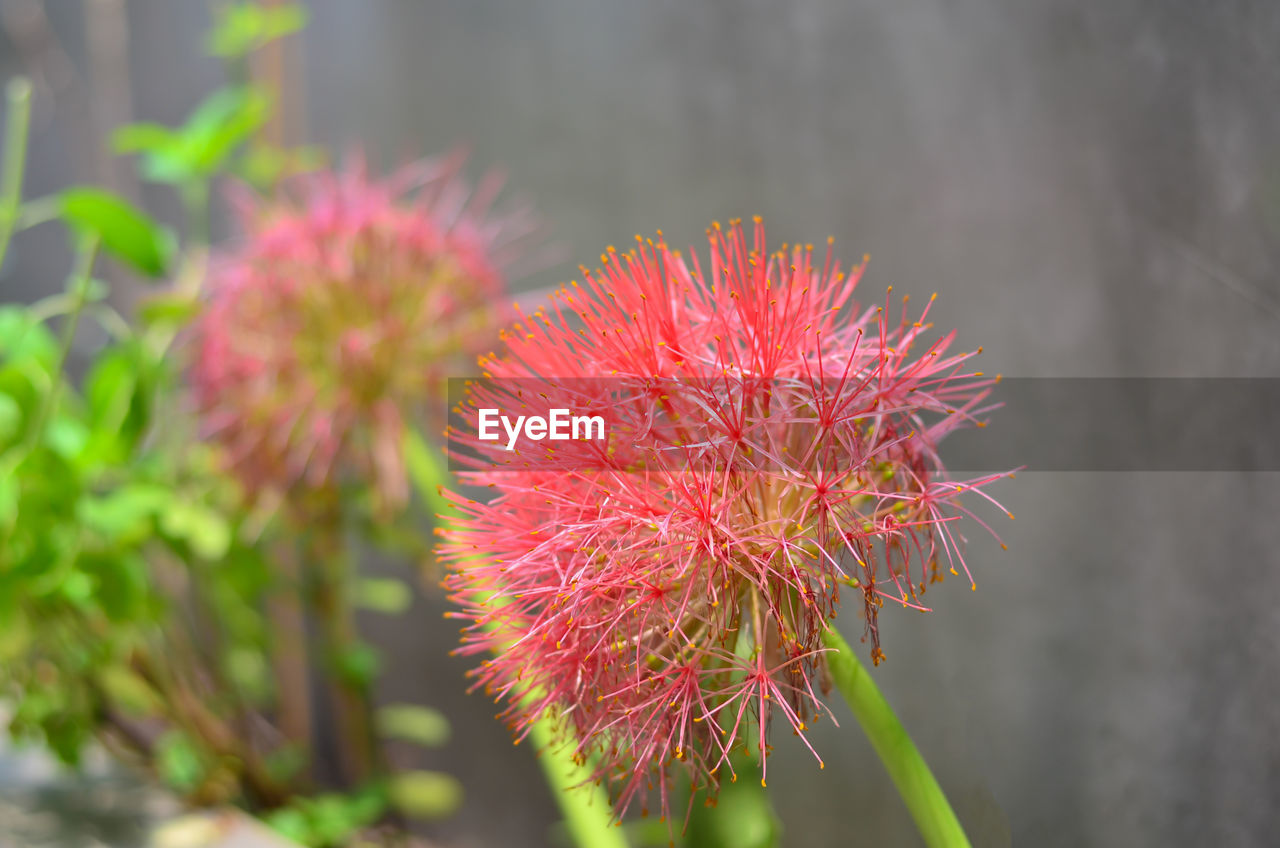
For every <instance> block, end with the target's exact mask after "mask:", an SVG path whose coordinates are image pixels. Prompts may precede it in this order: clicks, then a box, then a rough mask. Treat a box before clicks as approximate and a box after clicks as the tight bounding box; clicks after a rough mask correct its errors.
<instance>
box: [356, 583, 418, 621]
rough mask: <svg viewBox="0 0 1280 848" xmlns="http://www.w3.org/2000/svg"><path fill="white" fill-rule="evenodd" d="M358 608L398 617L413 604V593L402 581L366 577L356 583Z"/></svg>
mask: <svg viewBox="0 0 1280 848" xmlns="http://www.w3.org/2000/svg"><path fill="white" fill-rule="evenodd" d="M355 602H356V604H357V605H358V606H361V607H364V608H365V609H369V610H373V611H374V612H380V613H384V614H387V615H398V614H399V613H402V612H404V611H405V610H407V609H408V608H409V605H410V604H412V603H413V592H412V591H411V590H410V589H409V586H408V585H407V584H406V583H405V582H404V581H403V580H397V579H395V578H394V577H386V578H375V577H366V578H364V579H363V580H360V581H359V582H358V583H356V595H355Z"/></svg>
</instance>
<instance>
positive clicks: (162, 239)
mask: <svg viewBox="0 0 1280 848" xmlns="http://www.w3.org/2000/svg"><path fill="white" fill-rule="evenodd" d="M61 199H62V217H63V218H64V219H65V220H66V221H67V223H68V224H70V225H71V226H72V228H74V229H76V230H79V231H81V232H86V233H92V234H94V235H96V236H98V238H100V239H101V240H102V247H103V248H104V249H105V250H107V251H108V252H109V253H111V254H112V255H114V256H115V257H116V258H117V259H120V260H122V261H124V262H126V263H128V264H129V265H131V266H133V267H134V268H136V269H137V270H139V271H141V272H142V273H144V274H146V275H148V276H150V277H159V276H162V275H163V274H164V273H165V271H166V270H167V269H168V267H169V259H170V257H171V256H172V254H173V241H172V239H171V237H170V236H169V235H168V234H167V233H166V232H165V231H164V230H163V229H162V228H161V227H160V226H159V225H158V224H156V223H155V222H154V221H152V220H151V219H150V218H148V217H147V216H146V215H144V214H143V213H142V212H140V211H138V210H137V209H136V208H134V207H133V206H132V205H131V204H130V203H128V202H127V201H125V200H123V199H121V198H119V197H117V196H115V195H114V194H111V193H110V192H107V191H102V190H101V189H96V188H74V189H69V190H67V191H65V192H63V193H62V197H61Z"/></svg>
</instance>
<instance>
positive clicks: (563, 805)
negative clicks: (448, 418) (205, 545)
mask: <svg viewBox="0 0 1280 848" xmlns="http://www.w3.org/2000/svg"><path fill="white" fill-rule="evenodd" d="M402 447H403V450H404V459H405V467H406V469H407V470H408V472H409V478H410V479H411V480H412V481H413V484H414V486H415V488H417V490H418V495H419V496H420V497H421V498H422V499H423V501H424V502H425V503H426V505H427V506H428V507H429V508H430V509H431V510H432V511H433V512H435V513H437V514H440V513H443V512H445V511H446V510H447V509H449V508H450V506H451V505H450V503H449V502H448V501H447V500H445V498H444V497H443V496H442V495H441V494H440V487H441V486H444V485H447V484H448V483H449V472H448V470H447V469H446V468H445V465H444V463H443V462H441V461H440V457H439V455H438V454H437V453H436V451H435V450H434V449H432V448H431V447H429V446H428V445H427V443H426V442H425V441H424V440H423V438H422V436H420V435H419V434H418V433H417V432H416V431H414V430H413V429H406V430H405V433H404V443H403V445H402ZM491 602H492V603H496V602H497V601H492V600H491ZM557 730H558V729H557V728H556V726H555V723H554V720H553V719H552V718H551V717H550V716H547V715H543V716H542V717H540V718H539V719H538V720H537V721H536V722H534V724H533V727H532V728H531V729H530V731H529V736H530V738H531V739H532V741H533V745H534V747H535V748H536V749H537V750H538V753H539V757H538V759H539V761H540V762H541V763H542V771H543V773H544V774H545V775H546V778H547V785H548V786H550V787H551V794H552V795H553V796H555V799H556V803H557V804H558V805H559V806H560V812H561V813H562V814H563V815H564V821H565V826H566V827H567V828H568V831H569V835H570V837H571V838H572V839H573V842H574V844H575V845H577V846H578V848H627V840H626V837H625V836H623V834H622V829H621V828H619V827H616V826H615V822H614V820H613V807H612V806H611V805H610V803H609V796H608V794H607V793H606V792H605V791H604V789H602V788H601V787H599V786H597V785H595V784H594V783H593V782H591V778H592V772H591V770H590V769H589V768H587V767H586V766H585V765H580V764H578V763H576V762H574V759H573V754H574V750H573V748H574V746H573V744H572V743H571V741H569V740H567V739H564V738H562V737H561V736H560V735H558V733H557Z"/></svg>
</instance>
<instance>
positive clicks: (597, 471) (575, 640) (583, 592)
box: [441, 220, 1004, 811]
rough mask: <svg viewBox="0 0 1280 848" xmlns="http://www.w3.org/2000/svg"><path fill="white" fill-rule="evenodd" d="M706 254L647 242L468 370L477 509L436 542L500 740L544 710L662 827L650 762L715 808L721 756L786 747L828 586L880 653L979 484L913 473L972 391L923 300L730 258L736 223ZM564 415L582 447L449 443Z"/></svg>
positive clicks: (768, 257) (809, 701)
mask: <svg viewBox="0 0 1280 848" xmlns="http://www.w3.org/2000/svg"><path fill="white" fill-rule="evenodd" d="M708 237H709V240H710V246H711V255H710V263H709V265H707V266H705V268H704V266H703V265H702V264H701V262H699V260H698V259H697V257H696V256H694V257H692V259H691V264H690V263H687V262H686V261H685V260H684V259H683V258H682V257H681V255H680V253H679V252H678V251H672V250H670V249H669V247H668V246H667V245H666V244H665V243H663V241H662V239H661V235H660V234H659V241H658V243H657V244H654V243H653V242H652V241H649V242H648V243H645V242H643V241H642V242H641V243H640V245H639V246H638V248H637V250H636V251H634V252H632V253H629V254H626V255H619V254H618V253H617V252H616V251H614V249H613V248H610V249H609V252H608V253H607V254H606V255H605V256H603V257H602V261H603V263H604V269H603V270H602V271H600V272H599V273H598V275H592V274H591V273H590V272H588V271H586V269H583V272H584V274H586V284H585V286H581V287H580V286H578V285H577V284H576V283H574V284H572V287H571V288H569V289H564V290H562V291H560V292H558V293H557V296H555V297H553V299H552V305H551V306H550V307H549V308H548V309H547V310H539V311H538V312H537V313H535V314H534V315H532V316H529V317H527V318H524V319H523V320H522V321H521V323H519V324H517V325H516V328H515V331H514V332H511V333H508V334H507V335H506V336H505V340H506V352H505V353H504V354H503V355H501V356H489V357H485V358H482V360H481V365H482V367H483V368H484V370H485V372H486V378H488V379H485V380H482V381H480V382H479V383H477V384H475V385H473V386H472V387H471V390H470V395H469V397H468V398H467V400H466V401H465V402H464V403H463V404H462V405H461V406H460V409H459V410H458V411H459V412H460V413H461V415H462V423H461V424H459V425H456V426H455V427H454V429H453V432H452V435H453V447H454V449H455V455H457V453H459V452H462V453H468V454H470V455H471V456H472V459H471V460H470V462H471V463H472V470H470V471H467V472H465V473H464V474H463V475H462V477H463V482H464V483H468V484H472V485H476V486H484V487H489V488H490V490H491V491H492V492H493V494H494V497H493V498H492V499H491V500H489V501H488V502H487V503H478V502H476V501H472V500H468V499H466V498H464V497H462V496H459V495H452V496H451V498H452V500H453V502H454V504H455V505H456V506H457V508H458V510H459V512H460V516H456V517H453V518H452V519H451V521H450V524H449V526H447V527H446V528H445V529H444V530H442V531H441V532H442V535H443V536H444V542H443V544H442V546H441V551H442V556H443V558H444V559H446V560H447V561H448V562H449V563H450V565H451V568H452V573H451V575H450V576H449V577H448V578H447V580H446V585H447V586H448V588H449V589H450V590H451V591H452V593H453V597H454V599H455V600H456V601H457V602H458V603H459V604H460V605H461V606H462V611H461V612H459V613H457V615H458V616H459V617H460V618H462V619H463V620H465V621H466V622H467V623H468V624H467V627H466V628H465V629H464V630H463V634H464V635H463V647H462V648H461V651H462V652H463V653H467V654H474V655H480V656H486V657H488V658H487V659H485V660H484V661H483V662H482V663H481V666H480V667H479V668H478V669H476V670H475V672H474V673H475V675H476V677H477V679H478V681H479V683H480V684H481V685H483V686H484V687H485V688H486V689H487V690H488V691H490V692H492V693H493V694H494V695H496V696H498V697H499V698H501V699H504V700H505V701H506V702H507V709H506V712H505V716H506V717H507V718H508V719H509V722H510V724H511V725H512V727H513V730H514V732H516V733H517V734H519V735H523V734H524V733H525V732H526V731H527V729H528V727H529V725H530V724H531V722H532V721H533V720H535V719H536V718H537V717H538V716H540V715H541V714H543V713H544V712H546V711H550V712H551V713H553V714H555V715H558V716H560V717H561V718H562V719H563V720H564V722H565V724H566V726H567V728H568V729H569V730H571V731H572V732H573V734H574V738H575V739H577V740H578V745H579V748H578V751H579V754H580V755H581V756H582V757H583V758H587V757H588V756H593V757H595V758H596V759H595V762H596V763H598V765H599V773H600V776H601V777H603V778H605V779H606V780H608V781H609V783H610V784H611V786H612V787H613V788H614V789H615V790H616V792H617V795H618V796H619V798H618V800H619V809H620V811H621V810H625V808H626V806H627V805H628V804H629V803H630V801H631V800H632V799H633V798H634V797H635V796H636V795H637V794H639V795H642V796H643V795H647V794H648V793H649V792H650V791H653V790H656V791H657V793H658V795H659V797H660V802H661V804H662V806H663V808H664V811H665V808H666V803H667V792H668V787H669V785H670V783H669V773H668V766H669V765H670V764H672V763H673V762H679V763H682V764H683V766H684V768H686V769H687V770H688V772H689V774H690V775H691V777H692V778H693V781H694V784H695V785H696V786H706V787H708V788H710V789H711V790H712V791H714V789H715V787H716V786H717V785H718V781H719V778H720V775H721V774H722V773H723V772H724V771H732V769H733V765H732V764H731V763H730V759H729V755H730V753H731V752H732V751H734V749H735V747H736V746H741V745H743V744H746V745H747V747H748V749H749V750H750V751H751V753H753V754H755V753H757V752H759V753H760V754H761V755H762V769H763V760H764V759H765V757H764V755H767V753H768V750H769V748H768V744H767V731H768V727H769V724H770V720H771V718H773V717H774V716H776V715H779V714H780V715H781V717H782V720H783V721H785V722H786V724H787V725H788V726H790V727H791V728H792V729H793V730H795V731H796V733H797V734H799V735H800V736H801V738H802V739H803V738H804V732H805V730H806V729H807V726H808V725H807V722H808V721H810V720H811V719H816V717H817V716H818V715H820V714H821V713H822V712H824V711H825V707H824V706H823V704H822V701H821V697H822V694H823V692H824V691H825V690H826V688H827V686H826V683H825V680H826V673H825V668H824V660H823V650H824V649H823V648H822V639H821V634H822V631H823V628H824V627H826V626H827V621H828V620H829V619H831V618H833V617H834V616H835V613H836V609H837V607H838V605H839V602H840V598H841V588H842V587H844V588H846V589H851V590H853V591H855V592H856V595H855V597H856V598H857V599H858V600H860V601H861V605H862V608H863V610H864V611H865V623H866V625H865V626H866V635H865V637H864V639H865V638H869V639H870V642H871V655H872V658H873V659H874V660H875V661H876V662H879V660H880V659H881V658H882V657H883V654H882V653H881V650H880V639H879V634H878V630H877V617H878V615H879V612H880V609H881V607H882V606H883V605H884V603H885V602H886V601H890V602H893V603H900V604H902V605H903V606H904V607H912V608H915V609H922V610H923V609H925V607H924V605H923V599H922V596H923V594H924V592H925V590H926V588H927V586H928V584H929V583H930V582H935V581H938V580H940V579H941V578H942V576H943V572H945V571H947V570H950V571H951V573H953V574H956V573H959V570H963V571H964V573H965V574H966V575H967V574H968V569H967V568H966V567H965V564H964V559H963V555H962V552H961V551H962V547H963V541H964V540H963V537H962V536H961V534H960V532H959V527H958V525H957V523H956V522H957V521H959V520H960V519H962V518H967V517H972V515H971V513H970V512H969V510H968V509H967V508H966V507H965V506H964V505H962V504H961V502H960V496H961V495H962V494H964V493H975V494H978V495H980V496H982V497H987V496H986V495H985V493H983V492H982V491H981V488H980V487H981V486H983V485H984V484H986V483H989V482H991V481H992V480H995V479H997V478H998V477H1000V476H1004V475H993V476H989V477H984V478H981V479H977V480H972V481H968V482H963V483H956V482H953V481H951V480H950V479H949V478H948V477H947V475H946V474H945V472H944V471H943V470H942V467H941V465H940V464H939V462H938V458H937V454H936V452H935V448H936V445H937V443H938V441H939V440H940V439H941V438H942V437H943V436H944V435H946V434H947V433H948V432H949V431H951V430H953V429H955V428H957V427H959V426H963V425H965V424H968V423H976V418H975V416H977V415H980V414H981V413H983V412H984V411H985V409H983V408H982V407H981V404H982V402H983V400H984V398H985V397H986V395H987V393H988V390H989V388H990V386H991V385H992V384H993V383H994V382H995V380H993V379H988V378H986V377H984V376H982V375H981V373H974V372H969V371H966V370H965V363H966V360H968V359H969V358H970V357H972V356H973V355H974V354H973V353H972V352H961V353H948V352H947V351H948V350H949V348H950V346H951V343H952V338H953V336H954V334H949V335H947V336H945V337H943V338H941V339H936V340H934V341H932V342H927V341H926V336H927V334H928V333H929V330H930V328H931V325H930V324H928V323H926V317H927V315H928V312H929V305H926V306H925V308H924V310H922V312H921V314H920V315H919V316H918V318H915V319H912V318H911V317H909V315H908V312H907V305H906V299H905V298H904V299H903V306H902V309H901V314H900V316H898V317H896V318H894V319H891V318H890V315H889V308H888V306H885V307H878V306H873V307H862V306H859V305H858V304H857V303H856V302H854V301H853V299H852V295H853V290H854V287H855V286H856V285H857V282H858V279H859V277H860V276H861V274H862V267H863V266H858V267H856V268H855V269H854V271H853V273H852V274H851V275H849V276H846V275H845V274H844V273H842V272H841V271H839V270H838V268H837V267H836V265H835V263H834V262H833V259H832V256H831V252H830V249H828V251H827V256H826V259H825V261H824V262H823V264H822V266H821V267H818V266H815V265H814V264H813V250H812V246H811V245H806V246H803V247H802V246H799V245H797V246H794V247H791V248H788V247H787V246H786V245H784V246H783V248H782V250H780V251H777V252H775V253H772V254H770V253H768V252H767V251H766V248H765V237H764V228H763V226H762V225H761V224H760V222H759V220H757V222H756V225H755V232H754V240H753V242H752V243H751V244H749V243H748V240H747V237H746V235H745V234H744V232H743V230H742V228H741V226H740V225H738V224H736V223H735V224H734V225H733V226H732V227H731V228H730V229H729V230H728V231H727V232H722V231H721V229H720V227H719V225H716V226H715V227H714V228H713V229H712V230H711V231H709V232H708ZM931 302H932V300H931V301H930V303H931ZM566 406H571V407H576V408H577V409H581V410H586V411H587V412H588V413H589V414H592V415H596V414H598V415H600V416H601V417H602V418H603V419H604V420H605V422H606V430H607V433H608V435H607V437H606V438H605V439H603V440H594V441H587V440H570V441H561V442H559V443H558V444H555V445H549V444H548V443H547V442H546V441H545V440H539V441H537V442H536V443H533V444H532V445H530V444H528V440H527V439H526V440H525V442H524V443H522V449H521V450H515V451H511V452H506V445H505V444H504V443H503V441H505V440H502V441H500V442H498V443H495V442H491V441H482V440H480V439H479V438H478V437H477V436H476V433H475V430H474V429H471V427H472V425H473V424H475V422H477V421H478V415H479V410H481V409H486V408H495V409H499V410H504V411H510V412H511V413H512V415H513V416H514V414H516V413H517V412H518V413H519V414H526V413H529V414H532V413H538V412H541V413H546V412H547V411H549V410H550V409H552V408H556V407H566ZM988 408H989V407H988ZM531 447H532V450H531V449H530V448H531ZM988 499H989V498H988ZM993 503H994V501H993ZM984 526H985V525H984ZM491 654H492V655H494V656H490V655H491ZM752 723H754V727H753V729H751V731H750V737H751V738H750V739H748V738H746V736H747V728H748V727H752ZM806 744H808V743H807V741H806ZM815 756H816V752H815ZM819 761H820V762H821V760H819ZM733 777H734V779H736V777H737V776H736V774H735V775H733ZM762 779H763V774H762Z"/></svg>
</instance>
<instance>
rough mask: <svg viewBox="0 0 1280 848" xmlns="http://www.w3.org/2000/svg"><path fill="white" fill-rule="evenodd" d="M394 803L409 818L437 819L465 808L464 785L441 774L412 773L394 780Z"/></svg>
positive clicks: (403, 774) (404, 774)
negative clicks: (461, 807) (462, 806)
mask: <svg viewBox="0 0 1280 848" xmlns="http://www.w3.org/2000/svg"><path fill="white" fill-rule="evenodd" d="M390 795H391V803H392V805H393V806H395V807H396V809H398V810H399V811H400V812H402V813H404V814H405V815H406V816H411V817H413V818H417V819H438V818H443V817H444V816H447V815H449V814H450V813H452V812H454V811H455V810H457V809H458V807H460V806H461V805H462V784H460V783H459V782H458V781H457V780H456V779H455V778H453V777H451V776H449V775H447V774H444V773H442V772H438V771H410V772H404V773H402V774H397V775H395V776H394V777H392V778H391V783H390Z"/></svg>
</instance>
